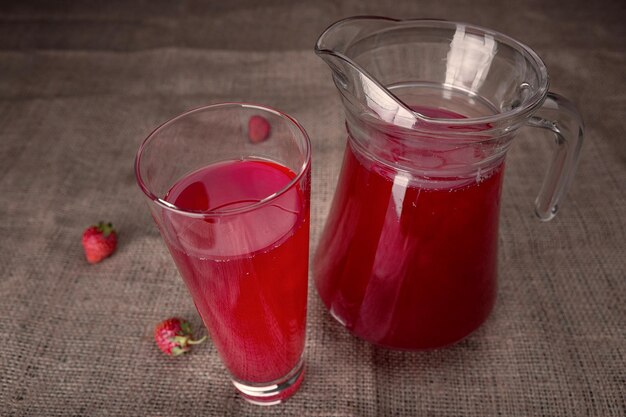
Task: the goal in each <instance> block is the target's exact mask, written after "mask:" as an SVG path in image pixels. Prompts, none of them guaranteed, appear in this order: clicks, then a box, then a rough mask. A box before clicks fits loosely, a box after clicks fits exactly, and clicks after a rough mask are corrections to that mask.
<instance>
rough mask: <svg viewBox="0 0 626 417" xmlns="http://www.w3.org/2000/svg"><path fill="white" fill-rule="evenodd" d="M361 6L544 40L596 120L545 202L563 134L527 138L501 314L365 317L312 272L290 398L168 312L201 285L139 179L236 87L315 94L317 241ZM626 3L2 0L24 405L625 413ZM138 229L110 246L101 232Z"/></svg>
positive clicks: (17, 356)
mask: <svg viewBox="0 0 626 417" xmlns="http://www.w3.org/2000/svg"><path fill="white" fill-rule="evenodd" d="M356 14H383V15H390V16H395V17H439V18H447V19H453V20H463V21H471V22H473V23H477V24H481V25H484V26H488V27H492V28H494V29H496V30H500V31H503V32H506V33H508V34H510V35H512V36H513V37H516V38H518V39H520V40H522V41H523V42H525V43H527V44H529V45H530V46H531V47H533V48H534V49H536V50H537V51H538V52H539V54H540V55H541V56H542V57H543V58H544V60H545V61H546V63H547V66H548V68H549V70H550V74H551V80H552V83H551V85H552V89H553V90H554V91H556V92H559V93H562V94H563V95H566V96H568V97H569V98H571V99H572V100H573V101H575V102H576V103H577V104H578V106H579V107H580V110H581V112H582V113H583V115H584V117H585V120H586V126H587V139H586V143H585V146H584V148H583V152H582V158H581V161H580V166H579V172H578V175H577V176H576V181H575V184H574V186H573V188H572V190H571V192H570V193H569V196H568V199H567V201H566V202H565V204H564V206H563V208H562V211H561V213H560V214H559V216H558V217H557V218H556V219H555V220H554V221H553V222H551V223H547V224H543V223H540V222H538V221H537V220H536V219H535V218H534V216H533V214H532V200H533V199H534V196H535V193H536V192H537V190H538V188H539V183H540V179H541V175H542V172H543V170H544V169H545V164H546V161H547V159H548V158H547V153H546V152H547V150H548V146H547V145H548V142H549V139H548V137H547V136H543V133H542V132H538V131H534V130H530V129H526V130H525V131H523V132H522V133H521V134H520V136H519V138H518V139H517V143H516V144H515V145H514V147H513V149H512V150H511V151H510V153H509V159H508V168H507V173H506V179H505V186H504V191H503V196H502V197H503V201H502V221H501V228H500V268H499V271H500V285H499V290H498V302H497V306H496V308H495V311H494V312H493V315H492V316H491V318H490V319H489V320H488V321H487V323H486V324H485V325H484V326H483V327H482V328H481V329H480V330H479V331H477V332H476V333H475V334H474V335H473V336H471V337H470V338H469V339H467V340H465V341H464V342H462V343H460V344H458V345H456V346H454V347H451V348H448V349H444V350H439V351H434V352H424V353H403V352H394V351H387V350H381V349H377V348H374V347H372V346H370V345H368V344H366V343H364V342H361V341H359V340H357V339H355V338H353V337H351V336H350V335H349V334H347V333H346V332H345V331H344V330H343V329H342V328H341V327H340V326H339V325H338V324H337V323H336V322H334V321H333V320H332V319H331V318H330V317H329V315H328V314H327V313H326V312H325V310H324V309H323V308H322V305H321V302H320V301H319V299H318V297H317V294H316V293H315V290H314V288H313V287H312V286H311V287H310V293H309V314H308V338H307V347H306V358H307V366H308V367H307V375H306V381H305V382H304V384H303V385H302V387H301V389H300V391H299V392H298V394H297V395H296V396H295V397H293V398H292V399H291V400H289V401H288V402H287V403H285V404H283V405H280V406H276V407H273V408H260V407H257V406H252V405H249V404H247V403H245V402H244V401H242V400H241V399H240V398H239V397H238V396H237V395H236V394H235V391H234V388H233V387H232V386H231V385H230V383H229V381H228V377H227V375H226V372H225V371H224V369H223V368H222V365H221V363H220V361H219V359H218V357H217V354H216V352H215V350H214V348H213V347H212V345H211V344H207V345H204V346H203V347H199V348H197V349H196V351H195V352H194V353H193V354H190V355H188V356H185V357H182V358H179V359H170V358H167V357H165V356H164V355H163V354H162V353H161V352H159V351H158V350H157V348H156V346H155V344H154V343H153V341H152V338H151V332H152V328H153V326H154V324H155V323H157V322H158V321H160V320H161V319H163V318H165V317H167V316H171V315H180V316H184V317H187V318H189V319H190V320H191V321H192V323H193V324H194V326H195V327H196V328H199V327H200V325H201V323H200V319H199V318H198V316H197V314H196V312H195V310H194V306H193V303H192V302H191V299H190V297H189V296H188V294H187V291H186V289H185V287H184V285H183V283H182V281H181V279H180V278H179V276H178V273H177V271H176V269H175V267H174V264H173V262H172V261H171V259H170V256H169V254H168V252H167V251H166V249H165V246H164V245H163V244H162V242H161V238H160V236H159V235H158V232H157V230H156V228H155V226H154V225H153V223H152V220H151V219H150V217H149V214H148V211H147V208H146V206H145V204H144V201H143V200H142V195H141V193H140V191H139V189H138V188H137V186H136V184H135V179H134V175H133V170H132V165H133V158H134V155H135V151H136V149H137V147H138V145H139V143H140V142H141V140H142V139H143V138H144V137H145V136H146V135H147V134H148V133H149V132H150V131H151V129H152V128H153V127H155V126H156V125H157V124H159V123H160V122H162V121H164V120H166V119H168V118H170V117H171V116H173V115H176V114H178V113H180V112H182V111H184V110H186V109H189V108H191V107H194V106H199V105H203V104H208V103H215V102H219V101H226V100H245V101H252V102H258V103H264V104H267V105H271V106H274V107H276V108H279V109H282V110H284V111H286V112H288V113H289V114H291V115H293V116H295V117H296V118H297V119H299V121H300V122H301V123H302V124H303V125H304V126H305V128H306V129H307V130H308V132H309V134H310V136H311V139H312V142H313V148H314V157H313V181H314V182H313V186H314V189H313V206H312V247H313V248H314V247H315V245H316V243H317V241H318V239H319V234H320V231H321V227H322V225H323V222H324V219H325V215H326V213H327V210H328V208H329V204H330V200H331V197H332V194H333V191H334V186H335V182H336V178H337V175H338V171H339V164H340V159H341V153H342V150H343V147H344V128H343V124H342V118H343V115H342V109H341V107H340V103H339V99H338V96H337V94H336V92H335V90H334V87H333V85H332V82H331V78H330V73H329V71H328V70H327V68H326V67H325V65H324V64H323V63H322V61H321V60H319V59H318V58H316V57H315V55H314V54H313V52H312V47H313V44H314V41H315V39H316V38H317V35H318V34H319V33H321V31H322V30H323V29H324V28H325V27H326V26H327V25H328V24H330V23H331V22H333V21H334V20H336V19H339V18H341V17H345V16H349V15H356ZM625 19H626V13H625V10H624V4H623V2H621V1H615V2H609V1H605V2H599V1H596V2H590V1H584V2H583V1H580V2H571V1H558V2H549V1H540V0H537V1H528V2H504V1H502V2H499V1H495V0H493V1H488V0H479V1H472V2H467V3H463V2H454V1H446V0H432V1H431V0H427V1H406V2H398V1H388V2H383V1H375V2H369V4H368V3H366V2H364V1H362V0H351V1H346V2H333V1H309V2H298V3H293V2H287V1H284V2H281V1H265V2H260V1H236V2H228V1H220V2H208V1H207V2H200V1H171V0H151V1H138V2H132V3H131V2H126V1H122V0H116V1H85V2H44V1H40V2H33V1H3V2H2V3H1V4H0V218H1V219H2V221H1V222H0V231H1V232H0V271H1V274H0V276H1V278H0V339H1V342H0V415H3V416H27V415H28V416H30V415H41V416H66V415H67V416H109V415H116V416H134V415H146V416H173V415H198V416H199V415H216V416H218V415H220V416H221V415H224V416H244V415H245V416H262V415H274V414H276V415H293V416H305V415H306V416H396V415H397V416H425V415H433V416H435V415H437V416H448V415H450V416H490V415H502V416H531V415H546V416H623V415H624V413H625V411H624V407H625V405H624V395H625V394H624V393H625V392H626V387H625V385H626V366H625V363H626V311H625V307H624V306H625V302H626V297H625V291H626V284H625V278H626V267H625V263H626V253H625V244H624V241H625V240H626V233H625V230H624V229H625V227H626V221H625V220H626V198H625V197H626V145H625V142H624V125H625V123H624V120H625V119H626V111H625V110H626V108H625V106H626V91H625V90H624V84H625V82H626V77H625V75H624V74H626V72H625V71H624V68H625V64H626V59H625V57H626V50H625V49H626V48H625V46H624V39H625V38H626V33H625V30H624V28H625V25H624V21H625ZM101 219H102V220H108V221H112V222H113V223H114V224H115V225H116V226H117V227H118V229H119V231H120V245H119V248H118V250H117V252H116V253H115V255H114V256H113V257H111V258H109V259H107V260H105V261H104V262H102V263H101V264H98V265H95V266H92V265H88V264H87V262H86V261H85V260H84V257H83V253H82V249H81V246H80V236H81V233H82V230H83V229H84V228H85V227H86V226H87V225H89V224H91V223H93V222H95V221H98V220H101Z"/></svg>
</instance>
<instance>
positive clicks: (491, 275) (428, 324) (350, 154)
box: [314, 109, 504, 350]
mask: <svg viewBox="0 0 626 417" xmlns="http://www.w3.org/2000/svg"><path fill="white" fill-rule="evenodd" d="M419 110H420V111H422V112H423V113H427V114H428V115H429V116H431V117H437V116H439V117H446V118H450V117H451V116H450V115H451V114H452V113H450V112H440V111H437V110H432V109H431V110H428V109H419ZM424 110H426V111H424ZM457 116H458V117H462V116H460V115H457ZM351 142H352V139H350V140H349V143H348V146H347V148H346V152H345V158H344V162H343V169H342V174H341V177H340V180H339V183H338V185H337V190H336V194H335V199H334V201H333V205H332V208H331V211H330V214H329V217H328V220H327V223H326V227H325V229H324V233H323V235H322V239H321V241H320V244H319V246H318V249H317V253H316V256H315V261H314V275H315V281H316V286H317V290H318V293H319V295H320V297H321V298H322V300H323V301H324V303H325V304H326V307H327V308H328V309H329V310H330V312H331V314H332V315H333V316H334V317H335V318H337V319H338V321H340V322H341V323H342V324H343V325H344V326H346V327H347V328H348V329H349V330H350V331H351V332H352V333H353V334H355V335H356V336H358V337H360V338H363V339H365V340H367V341H370V342H372V343H375V344H378V345H382V346H385V347H391V348H396V349H406V350H417V349H432V348H437V347H442V346H445V345H448V344H451V343H454V342H457V341H458V340H460V339H462V338H463V337H465V336H467V335H468V334H469V333H471V332H472V331H473V330H474V329H476V328H477V327H478V326H480V324H482V323H483V321H484V320H485V319H486V318H487V317H488V315H489V313H490V311H491V309H492V307H493V304H494V301H495V294H496V269H497V234H498V216H499V208H500V188H501V183H502V174H503V171H504V164H503V160H501V161H499V162H497V163H496V164H495V165H492V167H490V169H489V170H488V171H487V172H483V173H481V174H480V175H478V176H477V177H474V178H472V177H471V176H470V177H469V178H439V179H438V178H428V179H424V178H421V179H420V178H418V177H411V176H407V175H406V174H405V175H399V174H398V172H397V171H394V170H392V169H391V168H389V167H386V166H384V165H383V164H382V163H381V162H379V161H374V160H372V159H370V158H369V157H367V156H365V155H363V154H362V153H361V152H359V151H358V150H357V148H355V145H354V144H352V143H351ZM469 153H472V152H469ZM463 155H465V156H463ZM467 155H468V150H467V149H461V150H456V151H454V152H450V153H449V155H447V156H446V153H445V152H442V153H441V154H438V155H437V157H436V161H437V163H438V164H440V165H442V166H446V164H452V163H454V164H457V165H458V164H459V161H460V160H462V159H463V158H464V157H465V158H467ZM471 157H472V158H474V157H476V156H475V155H473V154H472V155H471ZM433 160H435V158H433Z"/></svg>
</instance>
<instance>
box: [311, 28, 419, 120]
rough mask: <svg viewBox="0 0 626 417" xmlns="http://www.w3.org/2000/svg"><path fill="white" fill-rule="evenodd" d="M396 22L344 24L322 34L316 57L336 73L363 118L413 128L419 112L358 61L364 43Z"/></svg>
mask: <svg viewBox="0 0 626 417" xmlns="http://www.w3.org/2000/svg"><path fill="white" fill-rule="evenodd" d="M394 22H396V21H395V20H393V19H388V18H382V17H352V18H348V19H344V20H341V21H339V22H336V23H335V24H333V25H332V26H330V27H329V28H328V29H326V30H325V31H324V33H322V35H321V36H320V37H319V39H318V40H317V43H316V45H315V53H316V54H317V55H318V56H319V57H320V58H322V59H323V60H324V62H326V64H327V65H328V66H329V67H330V69H331V70H332V71H333V80H334V82H335V86H336V87H337V89H339V91H340V92H341V94H342V96H343V97H344V99H346V100H348V101H349V102H350V103H351V104H352V105H353V106H356V107H357V108H359V109H360V111H361V113H362V114H371V115H373V116H375V117H377V118H379V119H381V120H382V121H384V122H387V123H392V124H395V125H399V126H403V127H406V128H411V127H413V125H414V124H415V122H416V121H417V118H416V115H415V112H413V111H412V110H411V109H410V108H409V107H408V106H407V105H406V104H405V103H403V102H402V100H400V99H399V98H398V97H396V96H395V95H394V94H393V93H392V92H391V91H390V90H389V89H387V88H386V87H385V86H384V85H383V84H382V83H381V82H380V81H379V80H377V79H376V78H375V77H374V76H372V75H371V74H370V73H369V72H368V71H367V70H366V69H364V68H363V67H362V66H361V65H360V64H359V63H357V62H356V61H355V59H354V55H355V52H356V53H357V54H358V50H357V49H358V46H359V42H360V41H362V40H364V39H368V38H369V37H371V36H373V35H375V34H376V33H378V32H380V31H381V30H384V29H385V27H388V26H390V25H391V24H393V23H394ZM355 47H356V48H355Z"/></svg>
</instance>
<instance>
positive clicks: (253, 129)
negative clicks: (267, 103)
mask: <svg viewBox="0 0 626 417" xmlns="http://www.w3.org/2000/svg"><path fill="white" fill-rule="evenodd" d="M269 136H270V122H268V121H267V119H266V118H265V117H263V116H252V117H251V118H250V120H248V138H249V139H250V142H252V143H258V142H263V141H264V140H265V139H267V138H268V137H269Z"/></svg>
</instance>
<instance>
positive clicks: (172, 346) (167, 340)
mask: <svg viewBox="0 0 626 417" xmlns="http://www.w3.org/2000/svg"><path fill="white" fill-rule="evenodd" d="M205 339H206V336H204V337H203V338H202V339H199V340H193V335H192V333H191V325H190V324H189V323H188V322H187V321H186V320H184V319H179V318H177V317H172V318H169V319H167V320H163V321H162V322H161V323H159V324H157V325H156V327H155V328H154V340H155V341H156V344H157V346H158V347H159V349H161V350H162V351H163V353H165V354H166V355H172V356H178V355H182V354H183V353H185V352H188V351H189V349H190V348H191V347H190V346H189V345H197V344H200V343H202V342H204V340H205Z"/></svg>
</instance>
